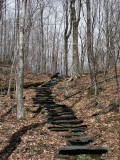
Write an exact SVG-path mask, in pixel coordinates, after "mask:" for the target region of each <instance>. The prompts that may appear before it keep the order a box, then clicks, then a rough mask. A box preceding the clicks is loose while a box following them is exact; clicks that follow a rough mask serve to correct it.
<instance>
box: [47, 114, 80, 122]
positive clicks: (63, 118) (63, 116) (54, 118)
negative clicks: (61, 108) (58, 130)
mask: <svg viewBox="0 0 120 160" xmlns="http://www.w3.org/2000/svg"><path fill="white" fill-rule="evenodd" d="M74 119H77V117H76V116H75V115H61V116H54V117H52V116H51V117H49V118H48V120H52V121H54V120H74Z"/></svg>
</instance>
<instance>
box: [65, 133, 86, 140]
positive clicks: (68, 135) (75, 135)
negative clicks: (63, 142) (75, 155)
mask: <svg viewBox="0 0 120 160" xmlns="http://www.w3.org/2000/svg"><path fill="white" fill-rule="evenodd" d="M85 136H87V135H86V133H69V134H65V135H63V137H65V138H67V139H68V138H75V137H77V138H79V137H85Z"/></svg>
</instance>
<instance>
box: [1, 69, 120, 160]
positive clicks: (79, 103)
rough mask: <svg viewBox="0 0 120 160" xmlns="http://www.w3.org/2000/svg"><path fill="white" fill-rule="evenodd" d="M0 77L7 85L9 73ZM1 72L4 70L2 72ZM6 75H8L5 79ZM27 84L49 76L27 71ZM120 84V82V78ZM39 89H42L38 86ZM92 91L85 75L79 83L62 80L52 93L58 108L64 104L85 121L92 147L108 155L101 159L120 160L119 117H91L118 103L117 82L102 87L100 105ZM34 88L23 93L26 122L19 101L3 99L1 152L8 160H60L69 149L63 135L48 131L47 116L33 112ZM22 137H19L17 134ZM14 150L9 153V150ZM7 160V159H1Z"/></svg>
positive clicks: (107, 114)
mask: <svg viewBox="0 0 120 160" xmlns="http://www.w3.org/2000/svg"><path fill="white" fill-rule="evenodd" d="M8 68H10V67H6V72H5V69H4V72H5V73H2V72H1V74H0V79H1V84H2V83H6V84H8V80H9V76H10V75H9V73H10V71H9V69H8ZM1 71H2V69H1ZM119 73H120V70H119ZM3 74H5V75H4V76H3ZM114 75H115V73H114V70H110V71H108V73H107V78H110V77H113V76H114ZM2 80H3V81H2ZM24 80H25V82H29V81H44V83H45V82H47V81H49V80H50V76H48V75H45V74H42V75H39V74H38V73H36V72H33V71H28V70H26V71H25V78H24ZM97 80H98V81H102V80H103V74H102V73H101V74H99V76H98V77H97ZM119 82H120V78H119ZM39 87H40V86H39ZM89 87H90V77H89V74H84V75H83V76H81V77H80V78H79V79H77V80H75V81H71V82H69V81H68V79H66V82H65V81H64V80H63V81H62V82H59V83H58V84H57V85H56V86H54V88H53V89H52V93H53V94H52V95H53V96H55V99H54V101H55V102H56V103H58V104H65V105H67V106H69V107H70V108H71V109H72V110H74V111H75V114H76V116H77V117H78V119H81V120H83V121H84V124H87V126H88V128H87V131H86V132H85V134H86V135H88V136H93V137H94V142H93V143H92V144H91V145H92V146H99V147H105V148H107V149H108V153H107V154H105V155H103V156H102V159H103V160H120V114H119V113H118V109H115V110H113V111H111V112H108V113H106V114H100V115H98V116H94V117H93V116H92V115H93V114H94V113H96V112H99V111H101V110H104V109H105V108H106V107H108V106H109V104H112V103H114V102H116V101H117V100H118V95H117V91H116V88H117V87H116V79H115V78H113V79H111V80H109V81H107V82H106V83H100V84H99V86H98V87H99V88H102V90H101V92H99V94H98V95H97V100H98V104H97V105H96V104H95V98H94V95H92V94H89V95H88V90H89ZM35 94H36V93H35V88H34V87H30V88H27V89H24V110H25V119H22V120H17V118H16V101H15V100H13V99H11V98H10V97H8V96H7V95H1V100H2V104H1V108H0V114H1V116H2V119H1V121H0V150H2V151H4V152H7V153H6V154H5V156H6V155H7V154H8V157H7V158H5V160H6V159H8V160H58V159H57V158H55V154H56V153H57V152H58V149H59V148H60V147H63V146H65V145H66V139H65V137H64V135H65V134H66V133H63V132H52V131H50V130H49V129H48V126H50V124H47V123H45V122H46V113H44V114H42V113H40V114H38V115H36V116H35V113H33V112H30V110H32V111H33V108H32V105H33V101H32V98H33V97H35ZM34 109H35V108H34ZM17 131H18V132H20V134H19V135H18V132H17ZM14 135H17V136H18V140H19V143H18V144H16V145H15V146H14V147H15V148H14V147H13V146H12V143H14ZM10 145H11V148H12V147H13V148H12V149H13V150H11V152H10V151H9V150H8V148H7V146H10ZM2 160H4V158H3V159H2Z"/></svg>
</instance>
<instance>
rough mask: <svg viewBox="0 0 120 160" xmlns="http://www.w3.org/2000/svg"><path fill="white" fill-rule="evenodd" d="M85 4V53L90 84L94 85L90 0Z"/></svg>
mask: <svg viewBox="0 0 120 160" xmlns="http://www.w3.org/2000/svg"><path fill="white" fill-rule="evenodd" d="M86 5H87V54H88V65H89V69H90V78H91V86H96V78H95V66H94V55H93V49H92V38H91V35H92V33H91V12H90V0H87V1H86Z"/></svg>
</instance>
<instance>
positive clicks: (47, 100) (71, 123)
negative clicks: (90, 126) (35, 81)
mask: <svg viewBox="0 0 120 160" xmlns="http://www.w3.org/2000/svg"><path fill="white" fill-rule="evenodd" d="M61 80H62V78H61V77H58V78H56V79H53V80H50V81H49V82H48V83H46V84H44V85H42V86H41V87H36V89H35V90H36V97H35V98H33V102H34V104H35V106H36V105H38V106H39V107H38V109H37V111H38V112H36V114H39V113H40V112H41V105H43V109H42V113H45V112H47V116H46V118H47V120H46V123H51V124H52V126H50V127H48V129H50V130H51V131H52V132H66V136H68V137H69V138H67V140H66V143H67V146H65V147H62V148H59V155H56V156H57V158H61V159H63V158H64V159H68V158H69V159H70V157H69V156H71V155H72V156H73V157H72V158H73V159H74V158H76V160H77V158H78V157H76V155H77V156H79V155H81V154H86V155H89V156H90V157H92V156H94V157H97V158H96V160H97V159H100V157H101V155H102V154H104V153H106V152H108V150H107V149H106V148H102V147H91V146H90V145H89V144H90V143H92V142H93V141H94V137H90V136H89V137H86V136H85V134H84V132H85V131H86V130H87V125H82V123H83V121H82V120H79V119H78V118H77V117H76V115H75V113H74V111H73V110H72V109H70V108H69V107H68V106H66V105H59V104H56V103H55V102H54V97H53V96H52V95H51V94H52V91H51V89H52V88H53V87H54V86H55V85H56V84H57V83H58V82H60V81H61ZM33 107H34V105H33ZM68 134H69V135H68ZM62 155H63V156H62ZM64 155H67V156H64Z"/></svg>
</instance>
